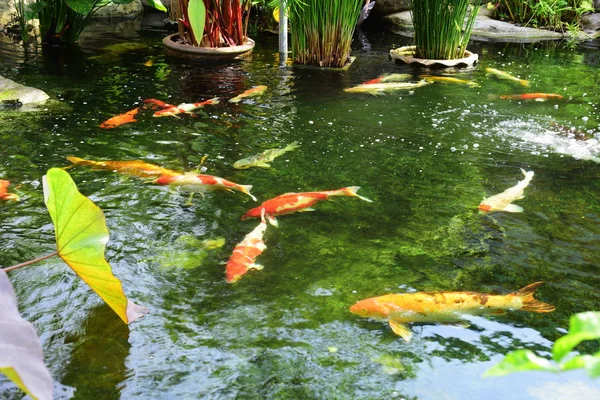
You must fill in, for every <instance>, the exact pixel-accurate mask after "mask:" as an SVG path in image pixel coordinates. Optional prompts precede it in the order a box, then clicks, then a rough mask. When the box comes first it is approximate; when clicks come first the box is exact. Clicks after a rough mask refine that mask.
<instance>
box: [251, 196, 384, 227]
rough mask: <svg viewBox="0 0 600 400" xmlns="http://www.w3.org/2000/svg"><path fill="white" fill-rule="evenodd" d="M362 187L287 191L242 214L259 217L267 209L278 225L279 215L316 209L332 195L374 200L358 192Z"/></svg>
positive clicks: (270, 217) (272, 222) (275, 224)
mask: <svg viewBox="0 0 600 400" xmlns="http://www.w3.org/2000/svg"><path fill="white" fill-rule="evenodd" d="M358 189H360V187H359V186H349V187H346V188H342V189H337V190H325V191H322V192H303V193H286V194H282V195H280V196H277V197H274V198H272V199H270V200H267V201H265V202H264V203H262V204H261V205H260V206H258V207H256V208H253V209H251V210H249V211H248V212H246V214H244V215H243V216H242V220H244V219H247V218H258V217H259V216H260V214H261V212H262V210H263V209H264V210H265V214H266V216H267V219H268V220H269V222H270V223H271V224H272V225H274V226H277V225H278V224H277V220H276V219H275V217H276V216H278V215H284V214H291V213H295V212H304V211H314V209H312V208H311V206H313V205H314V204H316V203H318V202H319V201H321V200H327V199H329V198H330V197H332V196H350V197H358V198H359V199H361V200H364V201H368V202H370V203H371V202H372V200H369V199H367V198H366V197H363V196H360V195H358V194H356V192H357V191H358Z"/></svg>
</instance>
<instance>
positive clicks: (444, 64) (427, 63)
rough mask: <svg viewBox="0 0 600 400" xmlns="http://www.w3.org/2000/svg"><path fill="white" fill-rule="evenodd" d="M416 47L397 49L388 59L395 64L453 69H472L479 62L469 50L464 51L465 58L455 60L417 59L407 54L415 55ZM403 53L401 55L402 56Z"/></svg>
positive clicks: (391, 51) (392, 51)
mask: <svg viewBox="0 0 600 400" xmlns="http://www.w3.org/2000/svg"><path fill="white" fill-rule="evenodd" d="M416 49H417V46H402V47H399V48H397V49H392V50H390V58H391V59H392V60H394V61H395V62H397V63H405V64H417V65H422V66H424V67H441V68H453V67H474V66H475V65H477V62H478V61H479V55H477V54H476V53H472V52H470V51H469V50H465V55H466V57H463V58H455V59H453V60H434V59H427V58H417V57H413V56H410V55H407V54H406V53H409V54H415V51H416ZM402 53H403V54H402Z"/></svg>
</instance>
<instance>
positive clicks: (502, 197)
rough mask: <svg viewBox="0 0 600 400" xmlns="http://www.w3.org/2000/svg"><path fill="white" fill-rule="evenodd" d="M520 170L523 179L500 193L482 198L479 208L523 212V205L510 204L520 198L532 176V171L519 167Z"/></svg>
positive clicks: (486, 210)
mask: <svg viewBox="0 0 600 400" xmlns="http://www.w3.org/2000/svg"><path fill="white" fill-rule="evenodd" d="M521 172H523V175H525V179H523V180H522V181H519V183H517V184H516V185H515V186H513V187H511V188H508V189H506V190H505V191H504V192H502V193H500V194H496V195H493V196H490V197H488V198H487V199H484V200H483V201H482V202H481V204H479V210H480V211H483V212H493V211H507V212H523V207H521V206H518V205H516V204H511V203H512V202H513V201H515V200H519V199H522V198H523V197H525V196H524V195H523V190H524V189H525V188H526V187H527V186H528V185H529V182H531V179H532V178H533V171H525V170H524V169H523V168H521Z"/></svg>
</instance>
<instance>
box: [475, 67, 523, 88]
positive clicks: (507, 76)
mask: <svg viewBox="0 0 600 400" xmlns="http://www.w3.org/2000/svg"><path fill="white" fill-rule="evenodd" d="M485 72H486V73H487V74H488V75H494V76H496V77H497V78H500V79H505V80H509V81H513V82H517V83H518V84H519V85H522V86H529V81H528V80H525V79H519V78H517V77H516V76H512V75H511V74H509V73H508V72H504V71H500V70H499V69H496V68H486V69H485Z"/></svg>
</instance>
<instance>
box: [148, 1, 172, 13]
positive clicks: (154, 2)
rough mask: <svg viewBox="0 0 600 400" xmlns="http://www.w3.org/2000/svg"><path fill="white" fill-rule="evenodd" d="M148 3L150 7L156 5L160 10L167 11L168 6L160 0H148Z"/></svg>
mask: <svg viewBox="0 0 600 400" xmlns="http://www.w3.org/2000/svg"><path fill="white" fill-rule="evenodd" d="M146 4H148V5H149V6H150V7H154V8H156V9H157V10H159V11H164V12H167V7H165V6H164V4H163V3H162V2H161V1H160V0H146Z"/></svg>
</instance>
